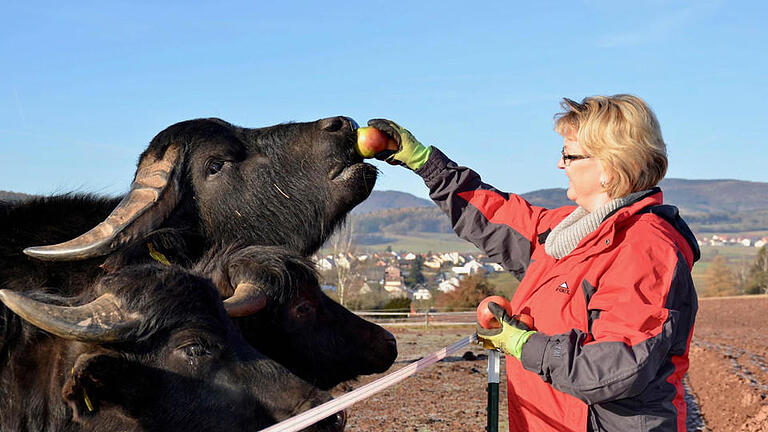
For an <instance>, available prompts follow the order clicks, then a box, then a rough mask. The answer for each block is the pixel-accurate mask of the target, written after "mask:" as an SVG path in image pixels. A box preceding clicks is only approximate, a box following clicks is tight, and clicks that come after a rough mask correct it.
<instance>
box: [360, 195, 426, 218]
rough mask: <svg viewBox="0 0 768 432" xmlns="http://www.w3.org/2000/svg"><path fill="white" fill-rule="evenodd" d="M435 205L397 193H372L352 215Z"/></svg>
mask: <svg viewBox="0 0 768 432" xmlns="http://www.w3.org/2000/svg"><path fill="white" fill-rule="evenodd" d="M434 206H435V204H434V203H433V202H432V201H430V200H426V199H423V198H419V197H416V196H413V195H411V194H409V193H407V192H399V191H377V190H375V191H373V192H371V195H370V196H369V197H368V199H367V200H365V201H363V202H362V203H361V204H360V205H358V206H357V207H355V208H354V209H353V210H352V214H362V213H371V212H376V211H380V210H389V209H398V208H414V207H434Z"/></svg>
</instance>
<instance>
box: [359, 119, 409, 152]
mask: <svg viewBox="0 0 768 432" xmlns="http://www.w3.org/2000/svg"><path fill="white" fill-rule="evenodd" d="M397 149H398V145H397V142H395V141H394V140H393V139H390V138H389V137H388V136H387V134H385V133H384V132H382V131H380V130H378V129H376V128H374V127H370V126H367V127H361V128H358V129H357V144H356V145H355V150H357V153H358V154H359V155H360V156H362V157H364V158H372V157H373V156H375V155H376V154H377V153H380V152H382V151H384V150H397Z"/></svg>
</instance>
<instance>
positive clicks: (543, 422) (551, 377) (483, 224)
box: [369, 95, 699, 431]
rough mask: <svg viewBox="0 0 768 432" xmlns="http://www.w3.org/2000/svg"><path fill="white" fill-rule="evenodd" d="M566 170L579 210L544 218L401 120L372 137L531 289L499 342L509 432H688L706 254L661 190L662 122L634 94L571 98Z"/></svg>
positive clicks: (565, 122) (565, 126) (482, 333)
mask: <svg viewBox="0 0 768 432" xmlns="http://www.w3.org/2000/svg"><path fill="white" fill-rule="evenodd" d="M562 107H563V109H564V111H563V112H561V113H559V114H558V115H556V116H555V130H556V131H557V132H558V133H560V134H561V135H562V136H563V139H564V143H563V149H562V150H561V157H560V160H559V162H558V168H560V169H562V170H563V171H564V172H565V175H566V176H567V177H568V180H569V182H568V198H569V199H571V200H573V201H574V202H575V203H576V205H577V206H567V207H561V208H556V209H551V210H550V209H545V208H542V207H537V206H533V205H531V204H530V203H528V202H526V201H525V200H524V199H523V198H521V197H519V196H517V195H514V194H508V193H503V192H500V191H498V190H496V189H495V188H493V187H491V186H489V185H487V184H485V183H483V182H482V181H481V179H480V176H479V175H478V174H477V173H475V172H474V171H472V170H470V169H469V168H466V167H462V166H458V165H456V164H455V163H454V162H452V161H451V160H450V159H448V158H447V157H446V156H445V155H444V154H443V153H442V152H440V151H439V150H438V149H436V148H434V147H425V146H423V145H421V144H420V143H419V142H418V141H417V140H416V139H415V138H414V137H413V135H411V133H410V132H408V131H407V130H405V129H403V128H401V127H400V126H398V125H397V124H395V123H393V122H391V121H389V120H381V119H376V120H371V121H370V122H369V125H371V126H374V127H376V128H377V129H380V130H382V131H384V132H386V133H387V134H388V135H390V136H391V137H392V138H393V139H394V140H396V141H397V142H398V144H399V150H398V151H397V152H394V153H393V152H392V151H389V152H385V153H381V154H378V155H377V156H376V157H378V158H383V159H386V160H388V161H389V162H390V163H399V164H404V165H406V166H408V167H409V168H410V169H412V170H414V171H415V172H416V173H417V174H419V175H420V176H422V177H423V179H424V181H425V183H426V184H427V186H428V187H429V189H430V197H431V198H432V199H433V200H434V201H435V202H436V203H437V204H438V205H439V206H440V207H441V208H442V209H443V210H444V211H445V212H446V213H447V214H448V216H449V217H450V218H451V222H452V224H453V228H454V230H455V231H456V233H457V234H458V235H459V236H461V237H462V238H464V239H466V240H469V241H471V242H472V243H474V244H475V245H476V246H478V247H479V248H480V249H482V250H483V251H485V252H486V253H487V254H488V256H489V257H491V258H492V259H495V260H496V261H497V262H499V263H500V264H502V265H503V266H504V267H505V268H506V269H507V270H509V271H511V272H512V273H514V274H515V275H516V276H517V277H518V278H520V279H521V282H520V286H519V287H518V289H517V291H516V292H515V294H514V296H513V298H512V299H511V301H510V304H511V307H512V310H513V311H514V312H515V314H521V313H525V314H528V315H530V316H532V317H533V329H528V328H527V327H525V325H523V324H521V323H519V322H518V321H517V320H515V319H514V318H513V317H510V316H507V314H506V313H505V312H504V311H503V310H502V309H501V308H500V307H498V308H496V307H494V308H493V312H494V313H495V314H496V315H497V317H498V318H500V320H502V321H503V327H502V329H501V330H493V331H487V330H484V329H482V328H480V327H478V337H479V339H480V340H481V341H482V342H483V343H484V344H485V345H486V346H492V347H495V348H498V349H500V350H502V351H504V352H505V353H507V354H508V356H507V380H508V393H509V397H508V401H509V425H510V431H546V430H551V431H566V430H568V431H571V430H573V431H585V430H590V431H592V430H594V431H649V430H654V431H656V430H664V431H674V430H680V431H684V430H685V416H686V406H685V401H684V398H683V397H684V390H683V385H682V379H683V375H684V374H685V372H686V370H687V369H688V347H689V341H690V337H691V333H692V331H693V322H694V318H695V315H696V310H697V299H696V292H695V289H694V286H693V282H692V279H691V274H690V270H691V267H692V266H693V263H694V262H695V261H696V260H697V259H698V258H699V250H698V246H697V244H696V241H695V239H694V237H693V235H692V234H691V232H690V230H689V229H688V228H687V226H686V225H685V222H683V221H682V219H680V217H679V215H678V213H677V209H676V208H675V207H672V206H667V205H662V192H661V190H660V189H659V188H658V187H656V185H657V184H658V182H659V181H660V180H661V179H662V178H663V177H664V174H665V173H666V169H667V157H666V146H665V144H664V141H663V140H662V136H661V130H660V127H659V124H658V121H657V120H656V117H655V115H654V114H653V112H652V111H651V110H650V108H649V107H648V106H647V105H646V104H645V103H644V102H643V101H642V100H641V99H640V98H637V97H635V96H631V95H615V96H609V97H603V96H595V97H588V98H586V99H584V100H583V101H582V102H581V103H577V102H574V101H572V100H569V99H564V100H563V102H562Z"/></svg>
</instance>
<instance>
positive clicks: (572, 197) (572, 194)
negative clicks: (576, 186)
mask: <svg viewBox="0 0 768 432" xmlns="http://www.w3.org/2000/svg"><path fill="white" fill-rule="evenodd" d="M566 195H567V196H568V199H569V200H571V201H573V202H576V198H577V197H576V192H574V191H573V188H572V187H570V186H568V191H566Z"/></svg>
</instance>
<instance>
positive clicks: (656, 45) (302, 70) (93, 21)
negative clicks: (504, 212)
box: [0, 0, 768, 197]
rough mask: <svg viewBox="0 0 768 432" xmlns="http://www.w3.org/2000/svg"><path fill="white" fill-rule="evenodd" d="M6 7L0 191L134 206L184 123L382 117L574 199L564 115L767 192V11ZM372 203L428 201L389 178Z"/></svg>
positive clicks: (523, 184) (506, 180)
mask: <svg viewBox="0 0 768 432" xmlns="http://www.w3.org/2000/svg"><path fill="white" fill-rule="evenodd" d="M8 3H9V2H5V3H3V5H0V62H1V63H0V149H1V151H0V161H2V169H1V170H0V190H11V191H17V192H26V193H36V194H48V193H55V192H65V191H69V190H79V191H94V192H99V193H105V194H113V195H114V194H119V193H123V192H125V191H126V190H127V188H128V185H129V183H130V180H131V178H132V175H133V171H134V168H135V163H136V159H137V157H138V155H139V153H140V152H141V151H142V150H143V148H144V147H145V146H146V145H147V143H148V142H149V141H150V140H151V139H152V137H153V136H154V135H155V134H156V133H157V132H159V131H160V130H162V129H164V128H165V127H166V126H169V125H171V124H173V123H176V122H178V121H182V120H187V119H190V118H198V117H212V116H215V117H220V118H223V119H225V120H227V121H230V122H232V123H235V124H239V125H241V126H248V127H259V126H267V125H271V124H275V123H281V122H287V121H312V120H316V119H318V118H323V117H328V116H333V115H347V116H350V117H352V118H354V119H356V120H357V121H358V122H359V123H361V124H363V123H365V122H366V121H367V119H369V118H373V117H388V118H391V119H394V120H395V121H397V122H399V123H400V124H402V125H403V126H405V127H407V128H408V129H410V130H411V131H412V132H413V133H414V135H415V136H416V137H417V138H419V139H420V140H421V141H422V142H423V143H425V144H433V145H436V146H438V147H440V148H441V149H442V150H444V151H445V152H446V153H447V154H448V155H449V156H451V157H452V158H453V159H454V160H456V161H457V162H459V163H460V164H463V165H468V166H471V167H473V168H475V169H476V170H477V171H479V172H480V173H481V174H482V175H483V178H484V180H485V181H487V182H489V183H491V184H493V185H495V186H496V187H498V188H499V189H502V190H506V191H511V192H520V193H523V192H529V191H532V190H536V189H542V188H553V187H565V186H566V184H567V181H566V180H565V177H564V175H563V174H562V172H560V171H559V170H557V169H556V163H557V158H558V156H559V151H560V147H561V146H562V141H561V139H560V137H559V135H557V134H556V133H555V132H553V130H552V116H553V114H554V113H556V112H557V111H558V110H559V100H560V99H561V98H562V97H569V98H573V99H581V98H583V97H584V96H588V95H593V94H615V93H632V94H636V95H638V96H640V97H642V98H644V99H645V100H646V101H647V102H648V103H649V104H650V105H651V106H652V107H653V109H654V110H655V112H656V114H657V116H658V117H659V120H660V122H661V125H662V131H663V133H664V137H665V140H666V141H667V144H668V151H669V158H670V169H669V172H668V177H676V178H688V179H715V178H732V179H740V180H749V181H760V182H768V169H767V168H768V151H765V150H762V147H763V146H762V145H763V144H764V142H765V137H766V136H768V115H767V114H766V108H765V105H766V101H767V100H768V60H767V57H768V56H766V52H768V49H766V46H768V30H766V26H765V24H764V23H765V20H766V18H768V6H766V3H765V2H757V1H756V2H736V1H730V2H725V1H635V2H620V1H618V2H617V1H602V0H601V1H571V2H562V3H560V2H515V3H513V2H487V4H484V3H481V4H482V6H477V5H476V6H470V3H469V2H466V1H462V2H458V1H446V0H443V1H420V2H400V1H381V2H361V1H357V2H341V1H335V2H319V1H309V2H298V1H281V2H216V3H218V4H217V5H213V2H209V3H195V2H189V1H188V2H171V1H167V2H141V1H130V2H128V1H126V2H50V3H46V2H29V4H21V2H17V3H18V4H8ZM376 163H377V164H378V166H379V167H380V169H381V171H382V175H381V177H380V180H379V183H378V184H377V189H379V190H401V191H406V192H410V193H413V194H415V195H418V196H421V197H426V196H427V191H426V187H425V186H424V185H423V183H422V182H421V180H420V179H418V178H417V177H416V176H415V175H413V174H411V173H409V172H407V171H406V170H404V169H402V168H399V167H392V166H389V165H387V164H383V163H379V162H376Z"/></svg>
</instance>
